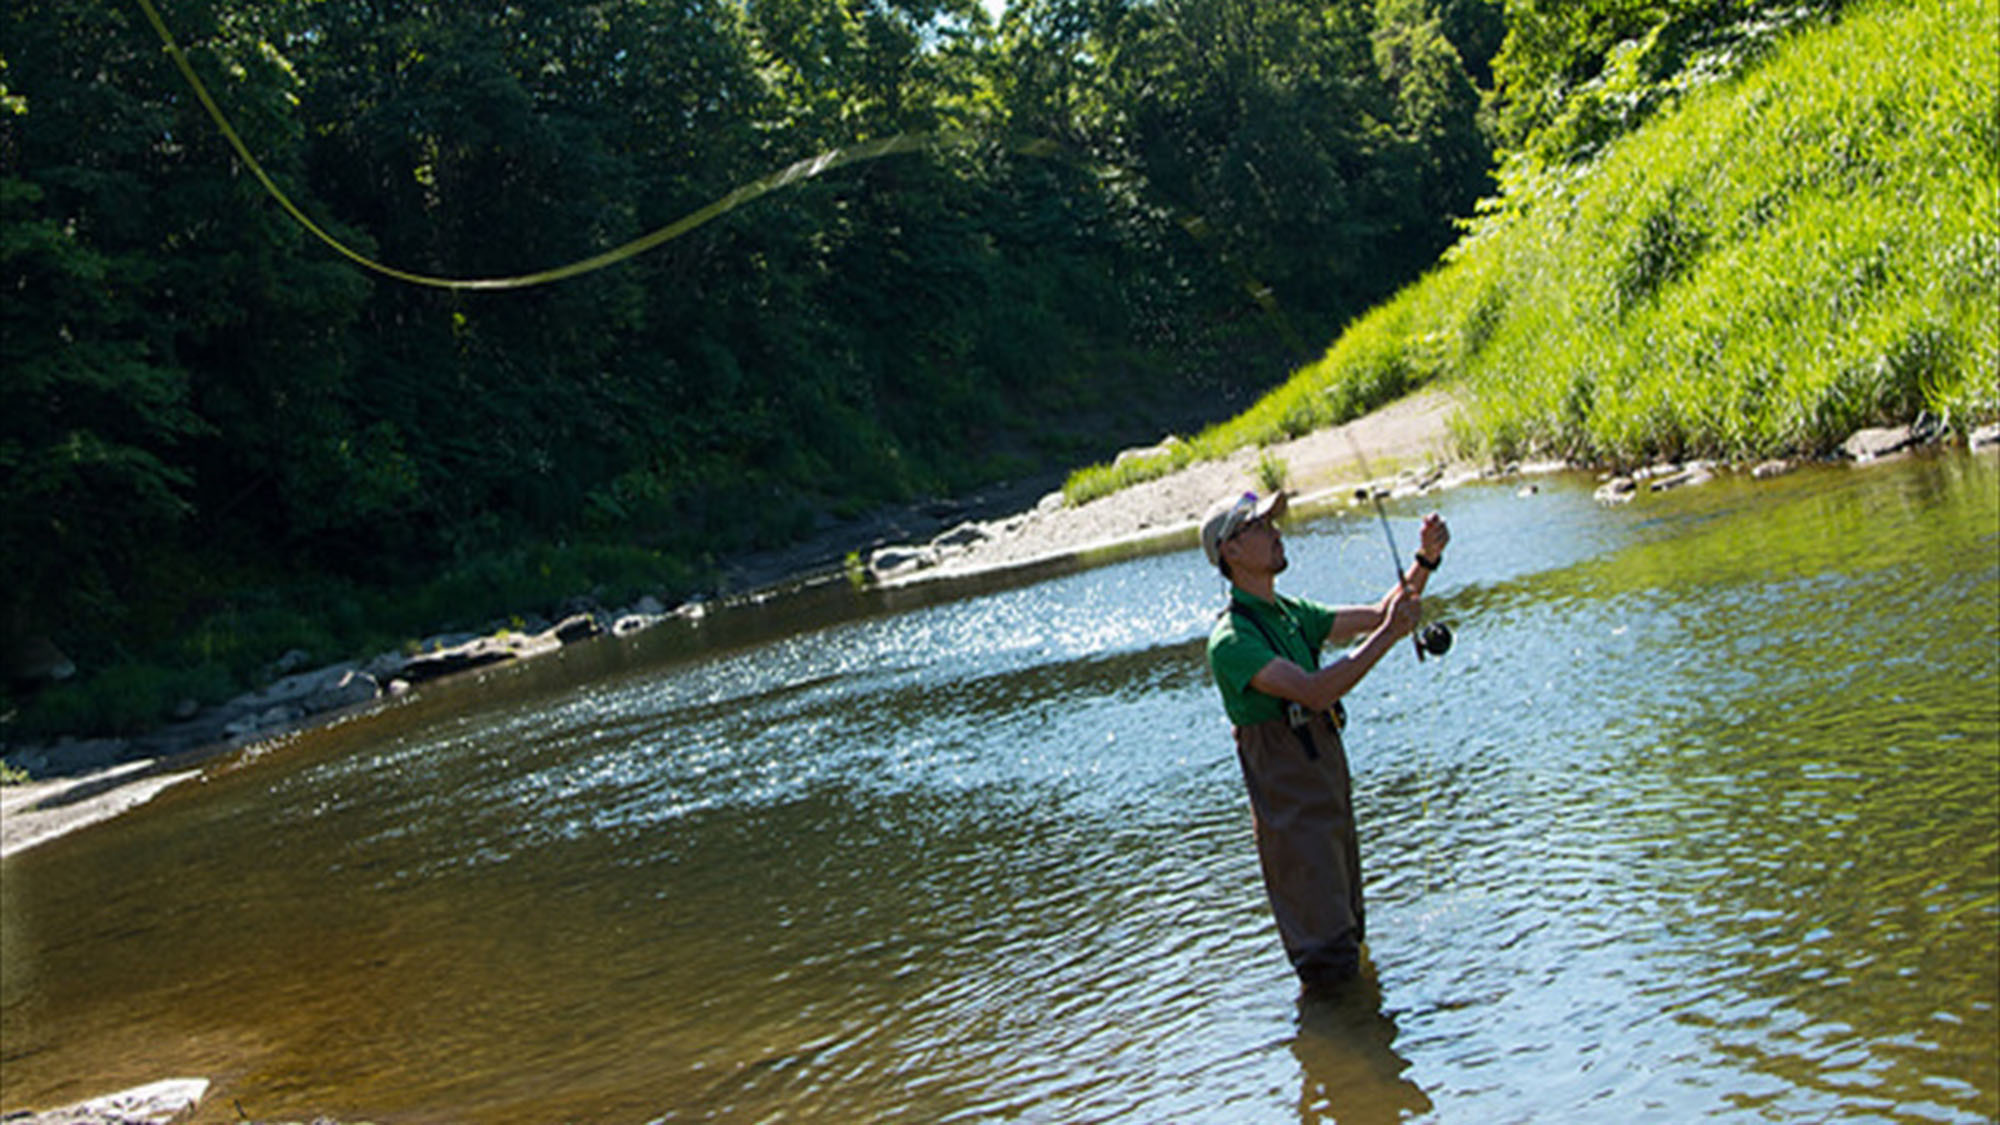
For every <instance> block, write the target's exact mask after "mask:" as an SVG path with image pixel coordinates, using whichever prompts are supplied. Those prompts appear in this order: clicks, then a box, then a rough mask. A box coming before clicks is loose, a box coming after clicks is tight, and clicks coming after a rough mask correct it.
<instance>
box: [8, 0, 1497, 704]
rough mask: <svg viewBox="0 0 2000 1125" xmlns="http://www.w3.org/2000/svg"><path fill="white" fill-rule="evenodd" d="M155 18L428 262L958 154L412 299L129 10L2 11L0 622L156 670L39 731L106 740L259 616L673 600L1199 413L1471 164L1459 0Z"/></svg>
mask: <svg viewBox="0 0 2000 1125" xmlns="http://www.w3.org/2000/svg"><path fill="white" fill-rule="evenodd" d="M164 14H165V17H166V19H167V21H168V22H169V23H170V24H171V25H172V27H173V30H174V32H175V34H176V36H177V38H178V39H179V41H180V42H181V43H182V45H183V46H185V47H186V49H187V54H188V56H189V58H190V59H191V61H192V64H193V66H194V67H195V69H196V71H197V72H198V73H199V74H200V75H201V77H202V79H203V81H204V82H205V83H206V84H208V86H209V87H210V88H211V89H212V90H213V91H214V92H215V95H216V97H217V99H218V101H219V102H220V103H221V105H222V106H223V107H224V109H225V110H226V112H227V113H228V114H229V115H230V117H231V118H232V119H233V121H234V122H235V124H236V126H237V128H238V129H239V130H240V132H241V133H242V135H243V137H244V139H245V141H246V143H247V144H248V146H249V148H250V149H251V150H252V151H253V152H254V153H255V154H256V156H257V159H258V161H259V162H260V163H261V164H262V166H263V167H264V168H265V169H266V170H268V171H269V172H270V174H271V175H272V176H273V177H274V179H275V180H276V182H278V183H279V184H280V185H281V186H282V188H283V190H284V191H285V192H286V194H287V195H289V196H290V197H291V198H292V199H293V200H295V201H297V203H298V205H299V206H300V207H301V208H302V209H303V210H304V211H305V212H306V213H307V214H309V215H311V216H312V217H313V218H314V220H315V221H316V222H318V223H320V224H321V225H322V226H324V227H325V228H326V229H327V230H328V231H329V232H330V233H331V234H333V235H334V236H335V237H337V238H339V239H340V240H342V241H344V242H346V243H348V244H350V245H351V246H353V247H354V248H355V249H356V250H357V251H359V252H361V253H364V254H367V255H370V256H372V257H374V258H376V259H379V260H381V261H384V262H387V263H391V264H393V265H395V266H397V267H400V268H403V269H408V270H412V271H416V272H421V273H429V274H442V275H450V276H484V275H496V274H498V275H504V274H515V273H521V272H525V271H530V270H534V269H537V268H541V267H547V266H553V265H557V264H560V263H563V262H567V261H570V260H574V259H577V258H581V257H584V256H587V255H590V254H593V253H596V252H598V251H601V250H603V249H605V248H606V247H609V246H612V245H615V244H617V243H619V242H621V241H623V240H625V239H628V238H631V237H633V236H636V235H638V234H641V233H643V232H646V231H649V230H652V229H655V228H657V227H660V226H662V225H664V224H666V223H669V222H671V221H673V220H675V219H677V218H679V217H681V216H683V215H686V214H688V213H689V212H691V211H693V210H695V209H697V208H699V207H701V206H703V205H705V204H707V203H709V202H711V201H713V200H715V199H717V198H719V197H721V196H723V195H725V194H726V193H728V192H729V191H731V189H732V188H735V187H737V186H738V185H741V184H744V183H746V182H749V181H752V180H755V179H757V178H758V177H760V176H763V175H766V174H768V173H770V172H771V171H773V170H774V169H777V168H780V167H783V166H785V165H786V164H788V163H790V162H792V161H795V160H798V159H800V158H802V157H807V156H811V155H813V154H816V153H821V152H826V151H830V150H834V149H838V148H840V147H842V146H846V145H851V144H854V143H856V142H861V141H866V140H870V139H876V138H882V137H888V136H892V135H896V134H904V133H916V132H938V131H945V132H951V133H954V134H960V135H969V136H972V137H976V138H984V142H983V143H980V144H974V145H953V146H948V147H940V148H936V149H931V150H927V151H925V152H922V153H919V154H915V155H907V156H897V157H893V158H887V159H882V160H878V161H873V162H868V163H861V164H855V165H851V166H848V167H844V168H841V169H838V170H836V171H833V172H829V173H827V174H825V175H822V176H819V177H817V178H814V179H811V180H807V181H804V182H802V183H800V184H797V185H795V186H793V187H789V188H787V189H785V190H784V191H782V192H778V193H774V194H772V195H770V196H769V197H767V198H764V199H762V200H760V201H758V202H757V203H755V204H754V205H751V206H746V207H743V208H740V209H737V210H735V211H732V212H730V213H729V214H728V215H726V216H725V217H723V218H722V219H719V220H717V221H716V222H713V223H710V224H708V225H706V226H703V227H701V228H699V229H698V230H696V231H695V232H693V233H691V234H689V235H687V236H685V237H683V238H680V239H678V240H675V241H673V242H670V243H668V244H666V245H665V246H664V247H662V248H661V249H659V250H657V251H655V252H653V253H650V254H648V255H645V256H643V257H640V258H638V259H635V260H632V261H630V262H627V263H624V264H622V265H619V266H616V267H614V268H610V269H606V270H603V271H599V272H596V273H592V274H589V275H587V276H585V277H582V278H579V279H576V280H571V281H566V282H563V283H560V284H556V285H550V286H546V287H539V288H533V289H527V290H523V291H517V292H503V293H463V292H453V291H448V290H441V289H428V288H418V287H413V286H410V285H406V284H403V283H401V282H396V281H391V280H386V279H384V278H382V277H379V276H376V275H373V274H370V273H367V272H364V271H362V270H359V269H357V268H355V267H354V266H352V265H351V264H349V263H347V262H346V261H344V260H342V259H341V258H340V257H338V256H336V255H334V254H332V253H330V252H329V251H328V250H327V248H326V247H324V246H323V245H321V244H320V243H319V242H317V241H316V240H315V239H313V238H312V237H311V236H310V235H309V234H307V233H306V232H305V231H303V230H302V229H301V228H300V227H299V226H298V225H296V224H294V223H293V222H292V221H291V220H290V219H289V218H288V217H287V216H286V215H285V214H284V213H283V212H282V211H281V210H280V209H279V208H278V207H277V206H275V205H274V204H273V203H272V201H271V200H270V199H269V198H268V197H267V196H266V195H265V193H264V192H263V189H262V188H261V186H260V185H259V184H258V183H257V182H256V180H255V179H254V178H252V177H251V176H250V175H249V174H247V172H246V170H245V169H244V168H243V167H242V166H241V165H240V163H239V162H238V161H237V160H236V158H235V157H234V156H233V155H232V153H231V152H230V150H229V149H228V147H227V146H226V144H225V142H224V140H223V138H222V137H221V136H220V135H219V134H218V131H217V129H216V128H215V126H214V125H213V124H212V123H211V122H210V121H209V120H208V118H207V116H206V115H205V113H204V112H203V110H202V108H201V106H200V105H199V104H198V103H197V101H196V99H195V98H194V97H193V96H192V94H191V92H190V90H189V88H188V87H187V85H186V84H185V83H184V82H183V81H182V79H181V77H180V75H179V74H178V73H177V72H176V71H175V70H174V68H173V66H172V65H171V63H170V61H169V59H168V57H167V56H166V55H165V54H163V52H162V50H161V44H160V42H159V40H158V39H157V38H156V37H155V36H154V35H153V33H152V31H151V29H150V28H149V26H148V25H147V23H146V21H145V19H144V18H143V16H142V14H141V11H140V9H139V8H137V7H135V6H132V5H130V4H128V3H124V2H119V0H113V2H106V0H14V2H12V3H10V4H8V5H7V7H6V9H5V12H4V13H3V14H0V59H4V64H5V69H4V70H0V78H4V81H5V86H4V88H0V99H4V100H0V288H4V291H5V308H4V312H0V316H3V317H4V320H0V363H4V381H0V475H4V478H5V481H6V486H5V491H4V494H0V544H4V554H0V601H4V605H0V615H4V616H0V640H5V641H8V642H9V643H12V642H13V641H14V640H17V639H19V638H23V637H30V636H51V637H53V638H54V639H55V640H56V641H57V642H58V643H59V644H60V645H61V646H62V647H63V648H64V649H66V650H68V651H69V652H70V653H72V654H73V655H75V656H77V657H79V658H80V661H81V663H83V665H84V666H85V670H86V673H87V674H86V676H85V677H83V679H84V680H85V681H89V680H90V679H91V678H92V677H91V676H90V675H88V673H89V672H90V671H92V670H93V669H98V668H103V667H104V666H106V665H107V664H117V663H120V662H122V663H123V664H125V665H127V666H130V665H134V664H141V665H143V664H146V663H148V662H150V663H153V664H156V665H158V666H160V667H161V668H164V669H168V670H169V671H166V672H163V673H160V674H159V675H156V676H154V677H152V678H150V679H148V678H147V677H145V676H134V677H132V678H131V680H130V682H126V683H119V684H117V686H116V690H115V691H114V690H99V691H97V692H96V693H95V694H90V693H88V692H86V693H84V694H81V695H79V694H75V693H71V694H70V695H68V696H64V695H62V694H61V693H55V694H52V695H51V696H50V697H49V698H48V699H45V700H43V701H42V703H41V704H39V705H38V706H39V707H40V710H39V711H31V712H30V713H29V715H28V718H27V720H26V721H27V722H29V723H30V725H33V724H36V723H39V724H41V725H44V726H57V725H64V724H69V725H77V724H81V725H92V724H95V725H101V726H104V725H108V726H118V725H126V724H135V723H143V722H145V721H147V720H149V719H150V718H152V717H153V716H154V714H155V713H156V712H157V710H158V709H159V708H160V707H161V706H164V705H170V704H171V702H172V700H173V699H174V698H175V697H177V696H180V695H184V694H194V695H203V694H215V693H217V692H220V691H225V690H228V687H229V685H230V684H231V683H232V682H236V681H239V680H240V679H241V677H243V676H244V675H245V674H246V673H248V672H249V671H250V670H251V669H252V668H253V667H254V666H256V665H257V664H258V663H260V662H262V661H265V660H268V659H270V658H271V657H272V656H273V655H275V653H276V652H277V651H280V650H282V649H283V648H288V647H293V646H297V645H303V646H304V647H306V648H308V649H309V650H311V651H312V652H313V653H314V654H315V655H319V656H323V657H331V656H335V655H340V654H342V653H343V652H350V651H354V650H356V649H357V648H359V647H360V646H364V645H369V644H376V643H382V642H383V641H385V640H391V639H394V638H395V637H396V636H399V635H410V634H412V633H415V632H417V631H420V630H426V629H434V628H440V627H444V626H446V625H449V624H454V623H456V624H474V623H476V622H478V621H480V620H483V619H487V618H490V617H491V616H493V615H495V614H499V613H506V612H513V611H527V610H532V609H536V608H542V609H548V608H553V606H554V604H555V602H556V601H557V600H558V599H559V598H561V597H562V596H563V595H566V594H575V593H582V592H589V591H592V590H599V591H601V592H604V593H605V594H606V596H609V597H617V596H621V595H622V594H628V593H630V592H634V591H636V590H638V589H641V588H650V589H653V590H657V591H664V592H675V591H685V590H688V589H691V588H693V587H695V586H697V585H699V584H701V583H702V582H704V581H706V580H707V579H706V575H707V574H708V573H709V568H710V567H711V566H712V565H713V563H714V561H715V560H716V559H717V558H719V557H723V556H726V555H728V554H729V553H732V552H738V551H742V550H746V549H752V548H757V547H764V546H773V545H778V544H782V543H784V542H786V541H788V540H791V539H793V538H794V537H796V536H797V535H799V534H800V533H801V532H803V531H805V530H808V529H810V528H812V527H813V526H814V525H815V524H816V523H818V522H820V521H824V520H826V519H828V518H833V517H838V516H841V515H847V514H852V513H855V512H858V511H861V510H863V509H866V508H868V507H870V506H872V505H876V504H880V503H883V502H887V501H896V500H902V499H908V498H913V497H920V496H924V495H933V494H948V493H953V492H957V491H961V490H965V489H969V488H971V487H973V486H976V485H978V484H980V483H982V482H985V481H989V480H993V479H997V478H1002V477H1009V476H1018V475H1021V474H1026V473H1032V472H1036V471H1043V470H1047V469H1051V468H1058V467H1061V466H1064V465H1067V464H1074V463H1076V462H1077V461H1079V460H1083V459H1086V458H1088V457H1090V456H1094V455H1097V454H1099V453H1101V452H1103V451H1106V450H1108V449H1111V448H1115V446H1116V445H1117V444H1120V443H1127V442H1130V441H1131V440H1134V439H1139V438H1151V437H1153V436H1157V434H1158V433H1159V431H1160V429H1161V428H1162V427H1163V426H1164V425H1168V424H1187V423H1190V422H1193V421H1197V420H1199V419H1200V418H1201V417H1203V416H1204V415H1206V416H1209V417H1213V416H1216V415H1218V414H1220V413H1223V412H1224V411H1226V409H1227V408H1228V406H1227V404H1228V402H1229V399H1230V396H1231V395H1232V394H1234V393H1236V392H1237V391H1239V390H1242V389H1251V388H1256V387H1259V386H1262V385H1266V384H1268V383H1269V382H1271V381H1272V380H1273V379H1274V378H1275V377H1277V376H1279V375H1281V374H1282V373H1283V372H1284V370H1285V369H1286V368H1287V366H1288V365H1289V364H1290V363H1293V362H1296V361H1297V359H1298V358H1300V349H1301V348H1302V346H1303V345H1301V344H1299V343H1296V342H1292V343H1288V342H1287V336H1288V335H1289V337H1290V339H1291V340H1292V341H1308V342H1312V343H1314V344H1316V343H1317V342H1318V341H1323V340H1325V339H1327V338H1329V337H1330V336H1331V335H1332V334H1333V331H1334V329H1335V328H1337V327H1338V326H1339V325H1340V324H1342V323H1344V322H1345V321H1347V320H1349V319H1351V318H1352V317H1354V316H1356V315H1357V314H1359V313H1360V312H1362V311H1363V310H1365V309H1366V308H1367V307H1369V306H1370V305H1371V304H1373V303H1374V302H1376V301H1378V300H1380V299H1381V298H1383V297H1385V296H1387V295H1388V294H1390V293H1392V292H1394V291H1395V290H1396V289H1397V288H1398V287H1399V286H1400V285H1402V284H1404V283H1405V282H1407V281H1408V280H1410V279H1411V278H1412V277H1414V276H1416V274H1417V273H1419V272H1420V271H1421V270H1422V269H1423V268H1425V267H1426V265H1427V264H1429V263H1430V262H1431V261H1432V260H1433V259H1434V258H1435V256H1436V254H1437V253H1438V252H1439V251H1440V250H1442V249H1443V248H1444V247H1445V246H1446V245H1447V244H1448V243H1449V242H1450V241H1451V239H1452V237H1453V226H1452V223H1453V220H1454V218H1455V217H1462V216H1464V215H1467V214H1469V213H1470V211H1471V208H1472V204H1473V202H1474V201H1475V200H1476V199H1477V198H1479V197H1480V196H1481V195H1483V194H1485V193H1486V192H1488V191H1489V190H1490V188H1491V181H1490V179H1489V176H1488V169H1489V167H1490V154H1491V148H1490V143H1489V138H1488V136H1487V135H1486V134H1485V133H1484V132H1483V131H1482V128H1481V125H1480V121H1481V114H1482V112H1483V110H1482V90H1484V89H1485V88H1486V87H1487V86H1490V84H1491V83H1492V81H1493V73H1494V72H1493V70H1492V60H1493V56H1494V54H1495V52H1496V51H1499V49H1500V44H1501V38H1502V34H1501V29H1502V24H1501V7H1500V3H1499V0H1443V2H1435V3H1434V2H1430V0H1334V2H1331V3H1320V2H1314V3H1307V2H1304V0H1026V2H1024V3H1020V4H1017V5H1013V6H1010V7H1009V8H1008V9H1007V11H1006V13H1005V15H1004V17H1002V18H1001V19H1000V20H998V21H997V22H996V21H994V20H993V19H992V18H991V17H990V16H989V15H988V14H987V12H986V10H985V9H984V8H982V7H980V6H978V5H977V4H975V3H974V2H973V0H895V2H893V3H891V2H886V0H679V2H674V3H659V2H654V0H602V2H599V3H591V4H580V3H574V2H569V0H516V2H514V3H510V4H506V5H479V4H474V5H464V4H447V3H437V2H433V0H374V2H361V0H313V2H307V0H257V2H255V3H251V2H246V0H174V2H173V3H171V4H169V5H167V6H165V8H164ZM1042 141H1051V142H1055V145H1056V146H1057V147H1055V148H1044V147H1038V146H1037V145H1036V143H1035V142H1042ZM1052 154H1053V155H1052ZM1246 288H1247V289H1250V290H1252V291H1254V293H1255V294H1256V296H1257V298H1258V299H1257V300H1253V299H1251V297H1250V296H1248V295H1246V293H1245V290H1246ZM1274 323H1281V324H1282V325H1284V326H1285V330H1284V331H1273V325H1274ZM106 682H115V680H114V681H106ZM139 685H143V690H142V689H141V686H139ZM64 699H67V700H69V702H67V703H62V702H61V701H62V700H64ZM37 715H40V716H41V717H40V718H36V716H37Z"/></svg>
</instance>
